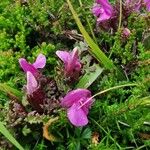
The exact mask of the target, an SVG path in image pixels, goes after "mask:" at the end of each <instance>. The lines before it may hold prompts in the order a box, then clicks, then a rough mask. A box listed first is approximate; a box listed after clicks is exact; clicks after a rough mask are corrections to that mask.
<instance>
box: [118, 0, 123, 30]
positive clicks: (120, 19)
mask: <svg viewBox="0 0 150 150" xmlns="http://www.w3.org/2000/svg"><path fill="white" fill-rule="evenodd" d="M121 22H122V0H120V15H119V25H118V31H119V29H120V28H121Z"/></svg>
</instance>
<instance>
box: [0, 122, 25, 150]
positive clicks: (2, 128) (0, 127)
mask: <svg viewBox="0 0 150 150" xmlns="http://www.w3.org/2000/svg"><path fill="white" fill-rule="evenodd" d="M0 132H1V133H2V134H3V135H4V136H5V137H6V138H7V139H8V140H9V141H10V142H11V143H12V144H13V145H14V146H16V147H17V148H18V149H19V150H24V148H23V147H22V146H21V145H20V144H19V143H18V142H17V141H16V139H15V138H14V137H13V136H12V135H11V133H10V132H9V131H8V130H7V128H6V127H5V126H4V125H3V123H2V122H0Z"/></svg>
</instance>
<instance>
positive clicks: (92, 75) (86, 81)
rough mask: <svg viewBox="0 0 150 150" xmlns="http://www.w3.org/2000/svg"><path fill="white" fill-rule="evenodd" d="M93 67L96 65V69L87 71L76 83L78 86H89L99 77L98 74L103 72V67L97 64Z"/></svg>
mask: <svg viewBox="0 0 150 150" xmlns="http://www.w3.org/2000/svg"><path fill="white" fill-rule="evenodd" d="M93 67H95V71H92V72H87V73H86V74H85V75H84V76H83V77H82V78H81V79H80V81H79V82H78V84H77V85H76V88H85V89H86V88H88V87H89V86H90V85H91V84H92V83H93V82H94V81H95V80H96V79H97V78H98V76H99V75H100V74H101V73H102V72H103V69H102V68H101V67H99V65H97V64H95V65H94V66H93Z"/></svg>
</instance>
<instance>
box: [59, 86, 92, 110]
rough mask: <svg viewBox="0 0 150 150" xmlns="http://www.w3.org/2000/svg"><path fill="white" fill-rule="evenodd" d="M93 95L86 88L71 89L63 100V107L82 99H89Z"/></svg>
mask: <svg viewBox="0 0 150 150" xmlns="http://www.w3.org/2000/svg"><path fill="white" fill-rule="evenodd" d="M89 97H91V92H90V91H89V90H86V89H76V90H73V91H70V92H69V93H68V94H67V95H66V96H65V97H64V98H63V100H62V101H61V105H62V107H67V108H68V107H71V106H72V105H73V103H75V102H78V101H80V100H81V99H85V100H86V99H87V98H89Z"/></svg>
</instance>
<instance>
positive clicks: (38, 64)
mask: <svg viewBox="0 0 150 150" xmlns="http://www.w3.org/2000/svg"><path fill="white" fill-rule="evenodd" d="M45 65H46V57H45V56H44V55H43V54H39V55H38V57H37V58H36V61H35V62H34V63H33V66H34V67H35V68H36V69H38V68H44V67H45Z"/></svg>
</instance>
